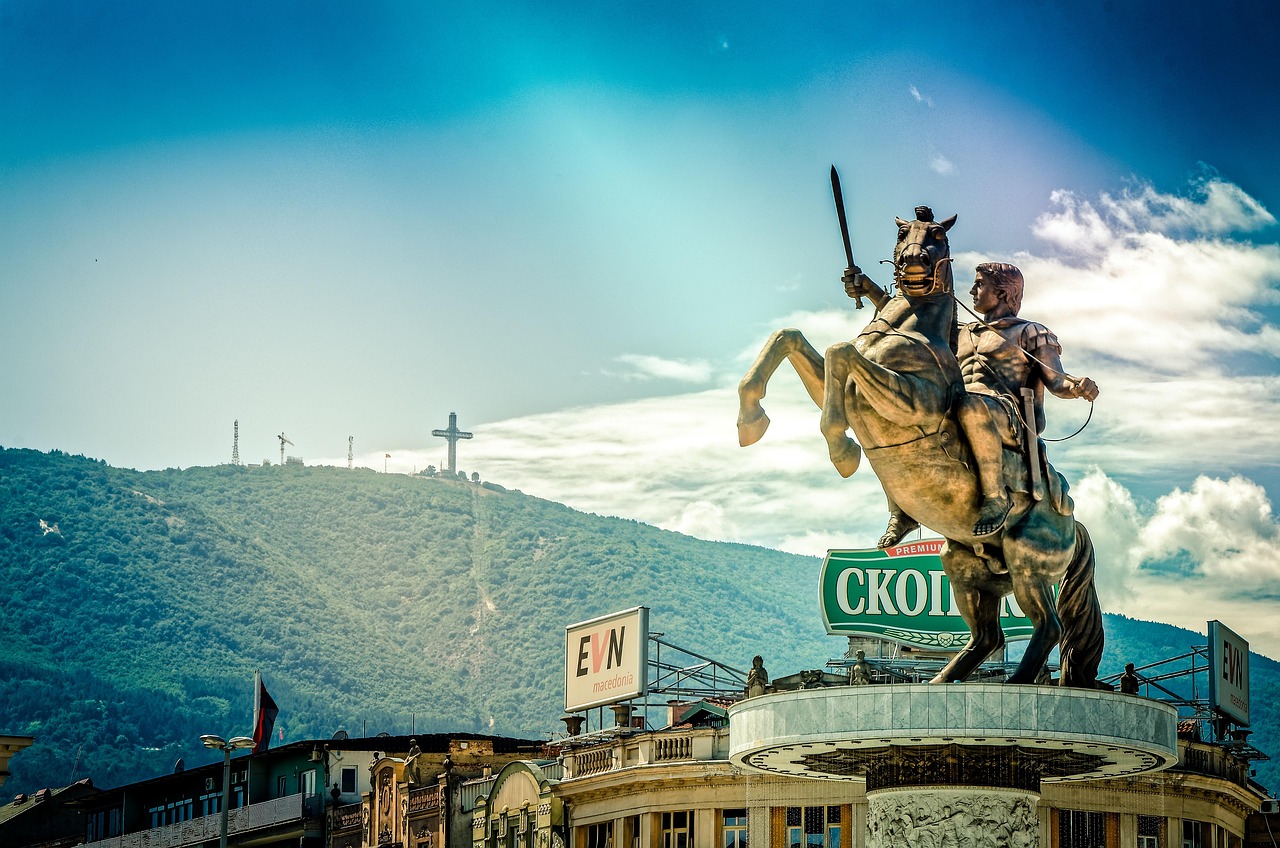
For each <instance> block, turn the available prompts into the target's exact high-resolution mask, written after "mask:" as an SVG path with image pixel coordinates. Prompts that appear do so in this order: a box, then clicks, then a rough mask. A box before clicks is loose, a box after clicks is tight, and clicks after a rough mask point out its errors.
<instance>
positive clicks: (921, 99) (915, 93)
mask: <svg viewBox="0 0 1280 848" xmlns="http://www.w3.org/2000/svg"><path fill="white" fill-rule="evenodd" d="M910 90H911V96H912V98H914V99H915V101H916V102H917V103H923V104H924V105H925V106H928V107H929V108H930V109H932V108H933V98H931V97H926V96H925V95H923V94H921V93H920V89H918V88H916V87H915V86H914V85H913V86H911V89H910Z"/></svg>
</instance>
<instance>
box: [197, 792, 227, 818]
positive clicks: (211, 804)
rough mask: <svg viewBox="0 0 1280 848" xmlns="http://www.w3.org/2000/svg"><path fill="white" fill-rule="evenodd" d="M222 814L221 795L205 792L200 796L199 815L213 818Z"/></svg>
mask: <svg viewBox="0 0 1280 848" xmlns="http://www.w3.org/2000/svg"><path fill="white" fill-rule="evenodd" d="M220 812H222V793H220V792H206V793H205V794H204V795H201V796H200V815H202V816H213V815H217V814H218V813H220Z"/></svg>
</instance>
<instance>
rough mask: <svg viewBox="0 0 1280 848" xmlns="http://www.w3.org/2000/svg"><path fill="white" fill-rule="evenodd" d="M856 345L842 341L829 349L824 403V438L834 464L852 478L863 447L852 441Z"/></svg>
mask: <svg viewBox="0 0 1280 848" xmlns="http://www.w3.org/2000/svg"><path fill="white" fill-rule="evenodd" d="M856 354H857V351H856V350H854V347H853V343H852V342H840V343H839V344H834V345H832V346H831V347H829V348H827V355H826V361H825V365H826V374H825V376H826V380H825V384H824V390H823V400H822V435H823V437H824V438H826V440H827V453H828V454H830V456H831V464H832V465H834V466H835V467H836V470H837V471H839V472H840V476H841V477H848V476H849V475H850V474H852V473H853V472H855V471H857V470H858V464H859V463H860V462H861V461H862V448H860V447H858V443H857V442H855V441H854V440H853V439H851V438H849V412H848V400H847V395H848V391H849V360H850V358H851V357H852V356H855V355H856Z"/></svg>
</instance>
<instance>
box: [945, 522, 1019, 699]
mask: <svg viewBox="0 0 1280 848" xmlns="http://www.w3.org/2000/svg"><path fill="white" fill-rule="evenodd" d="M942 564H943V567H944V568H945V569H946V572H947V576H948V577H949V578H950V579H951V588H952V592H953V593H954V594H955V598H956V607H957V608H958V609H959V610H960V615H961V617H962V618H964V623H965V624H967V625H968V626H969V633H970V636H969V642H968V644H967V645H965V646H964V648H962V649H961V650H960V652H959V653H958V654H956V655H955V656H954V657H952V659H951V662H949V663H947V664H946V665H944V666H943V667H942V670H941V671H939V672H938V674H937V676H936V677H934V678H933V679H932V680H930V681H929V682H930V683H953V682H955V681H957V680H964V679H966V678H967V677H968V676H969V675H970V674H972V673H973V671H974V669H976V668H977V667H978V666H980V665H981V664H982V662H983V660H985V659H986V658H987V657H989V656H991V654H992V653H994V652H995V651H997V650H999V649H1000V648H1001V647H1003V646H1004V631H1003V630H1001V629H1000V599H1001V598H1002V597H1003V595H1001V593H1000V592H998V591H995V590H993V588H992V587H990V586H989V585H988V584H989V581H990V580H991V572H990V570H989V569H988V567H987V564H986V563H985V562H984V561H983V560H982V559H980V558H979V557H978V556H977V555H976V554H975V553H974V552H973V551H971V550H969V549H968V548H962V547H959V546H958V545H956V544H955V543H954V542H952V543H948V545H947V546H946V548H945V549H944V550H943V552H942Z"/></svg>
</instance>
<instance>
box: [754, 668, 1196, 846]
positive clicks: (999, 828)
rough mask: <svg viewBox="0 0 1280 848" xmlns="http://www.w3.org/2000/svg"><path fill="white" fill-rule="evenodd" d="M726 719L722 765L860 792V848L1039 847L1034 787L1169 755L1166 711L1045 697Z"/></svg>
mask: <svg viewBox="0 0 1280 848" xmlns="http://www.w3.org/2000/svg"><path fill="white" fill-rule="evenodd" d="M729 714H730V722H729V727H730V730H729V747H730V754H729V759H730V760H731V761H732V762H733V763H734V764H735V765H737V766H739V767H741V768H743V769H745V770H748V771H754V772H760V773H765V774H781V775H788V776H793V777H807V778H814V779H819V780H861V781H865V782H866V786H867V829H868V834H867V835H868V840H867V845H868V846H869V848H879V846H890V845H918V844H937V845H965V844H977V845H985V844H994V845H1012V846H1018V848H1036V846H1039V845H1041V844H1042V840H1041V829H1042V828H1041V824H1040V823H1039V819H1038V817H1037V813H1036V807H1037V803H1038V801H1039V797H1040V786H1041V784H1042V783H1044V782H1046V781H1078V780H1095V779H1099V778H1109V777H1122V776H1132V775H1136V774H1141V773H1143V772H1150V771H1158V770H1160V769H1164V768H1167V767H1169V766H1171V765H1173V764H1174V763H1175V762H1177V757H1178V740H1177V724H1178V717H1177V711H1176V710H1175V709H1174V708H1173V707H1171V706H1169V705H1168V704H1164V703H1160V702H1158V701H1152V700H1149V699H1146V698H1140V697H1137V696H1134V695H1121V694H1118V693H1115V692H1105V691H1097V690H1085V689H1064V688H1060V687H1056V686H1014V685H1002V684H991V683H965V684H940V685H930V684H904V685H892V686H847V687H834V688H828V689H810V690H802V691H792V692H779V693H775V694H771V695H762V696H760V697H756V698H748V699H746V700H744V701H740V702H739V703H737V704H735V705H734V706H733V707H731V708H730V710H729ZM986 837H991V840H992V841H990V842H988V841H986ZM975 838H976V841H968V840H971V839H975ZM1044 844H1048V843H1047V842H1045V843H1044Z"/></svg>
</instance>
